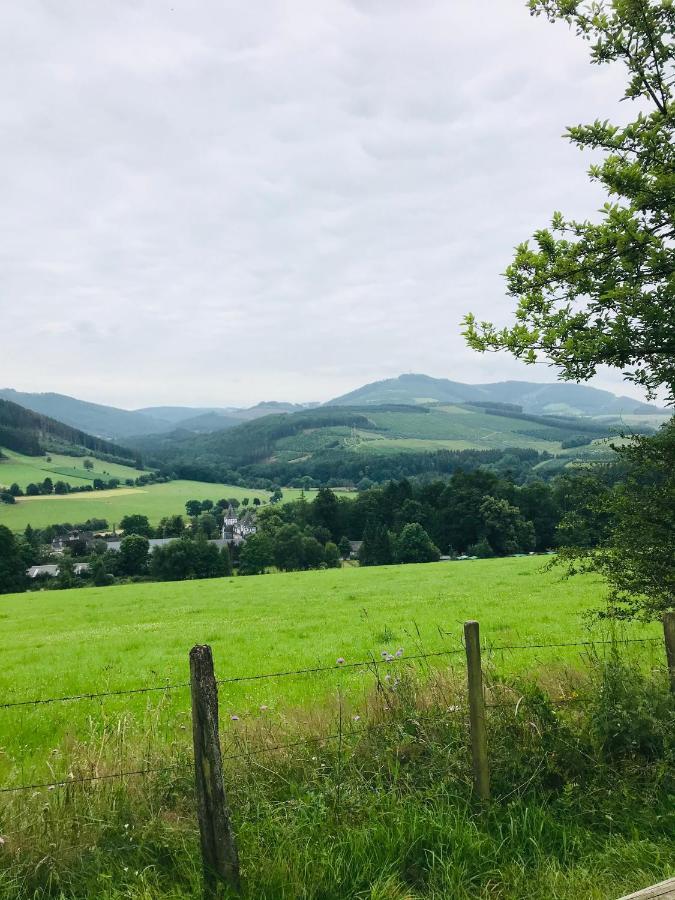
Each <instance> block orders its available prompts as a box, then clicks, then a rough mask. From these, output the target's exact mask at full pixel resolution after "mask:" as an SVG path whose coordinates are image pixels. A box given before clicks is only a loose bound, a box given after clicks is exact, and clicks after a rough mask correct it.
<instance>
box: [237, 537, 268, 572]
mask: <svg viewBox="0 0 675 900" xmlns="http://www.w3.org/2000/svg"><path fill="white" fill-rule="evenodd" d="M273 563H274V547H273V544H272V540H271V538H270V536H269V535H268V534H265V532H260V531H259V532H257V533H256V534H252V535H251V536H250V537H249V538H247V539H246V540H245V541H244V544H243V545H242V548H241V550H240V552H239V574H240V575H262V574H263V572H264V571H265V569H267V567H268V566H271V565H273Z"/></svg>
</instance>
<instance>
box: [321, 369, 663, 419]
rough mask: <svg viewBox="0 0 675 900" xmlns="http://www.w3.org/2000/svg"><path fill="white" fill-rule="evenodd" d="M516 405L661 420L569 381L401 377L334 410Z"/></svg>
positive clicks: (652, 410) (546, 411) (642, 407)
mask: <svg viewBox="0 0 675 900" xmlns="http://www.w3.org/2000/svg"><path fill="white" fill-rule="evenodd" d="M481 401H483V402H491V403H510V404H515V405H517V406H520V407H522V409H523V411H524V412H526V413H532V414H535V415H573V416H621V415H659V414H661V413H662V412H663V410H660V409H659V408H658V407H656V406H652V405H651V404H648V403H642V402H641V401H640V400H635V399H634V398H632V397H617V396H615V395H614V394H612V393H610V392H609V391H602V390H598V389H597V388H593V387H589V386H588V385H582V384H574V383H569V382H556V383H554V384H540V383H537V382H531V381H499V382H495V383H494V384H462V383H461V382H459V381H450V380H449V379H447V378H431V377H430V376H429V375H412V374H411V375H399V376H398V378H388V379H385V380H384V381H375V382H373V383H372V384H366V385H364V386H363V387H361V388H358V389H357V390H355V391H352V392H351V393H349V394H344V395H343V396H341V397H336V398H335V399H334V400H331V402H330V405H331V406H336V405H337V406H354V405H363V404H372V405H374V406H377V405H379V404H382V403H407V404H411V403H412V404H421V405H426V404H429V403H475V402H481Z"/></svg>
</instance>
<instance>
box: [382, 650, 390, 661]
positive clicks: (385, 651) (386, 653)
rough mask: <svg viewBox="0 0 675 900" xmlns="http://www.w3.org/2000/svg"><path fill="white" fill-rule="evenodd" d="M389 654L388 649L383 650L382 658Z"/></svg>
mask: <svg viewBox="0 0 675 900" xmlns="http://www.w3.org/2000/svg"><path fill="white" fill-rule="evenodd" d="M388 656H389V652H388V651H387V650H383V651H382V659H386V658H387V657H388Z"/></svg>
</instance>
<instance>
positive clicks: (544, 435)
mask: <svg viewBox="0 0 675 900" xmlns="http://www.w3.org/2000/svg"><path fill="white" fill-rule="evenodd" d="M609 434H610V431H609V429H608V428H607V427H606V426H605V425H604V424H602V423H598V422H596V421H593V420H590V419H572V418H562V417H560V418H555V417H551V416H533V415H528V414H527V413H523V412H522V411H521V410H520V409H519V408H518V407H515V406H508V405H505V404H488V405H487V406H478V405H467V404H464V405H444V406H437V407H424V406H406V405H402V404H383V405H380V406H352V407H345V406H332V407H331V406H324V407H320V408H318V409H312V410H304V411H302V412H297V413H291V414H287V415H271V416H265V417H264V418H260V419H256V420H255V421H252V422H247V423H245V424H243V425H239V426H237V427H235V428H229V429H227V430H223V431H218V432H214V433H211V434H199V435H195V434H192V433H189V432H186V431H175V432H174V433H173V434H171V435H160V436H153V437H148V438H145V439H143V440H140V441H138V442H137V443H136V446H138V447H139V449H140V450H141V451H142V452H143V455H144V457H145V458H146V461H147V462H149V463H151V464H153V465H157V466H159V467H161V468H163V469H164V470H165V471H166V472H168V473H169V474H173V475H176V476H178V477H182V478H193V479H197V480H205V481H216V480H218V481H227V482H231V481H234V482H237V480H240V479H243V480H245V481H247V482H254V483H256V484H258V486H267V485H266V484H264V483H263V482H268V483H269V482H273V483H278V484H282V485H283V484H287V485H296V486H301V487H311V486H314V485H316V484H324V485H341V484H358V483H359V482H361V481H362V480H363V479H364V478H365V479H369V480H371V481H374V482H380V481H384V480H387V479H388V478H399V477H404V476H407V475H414V474H421V473H426V472H439V473H440V472H445V473H448V472H451V471H453V470H454V468H456V467H457V466H460V465H463V464H466V465H468V466H470V467H471V466H473V465H477V464H479V463H481V462H482V463H485V464H488V463H490V464H495V465H496V464H499V463H500V461H501V462H502V463H503V465H506V466H511V468H512V469H513V470H518V469H520V468H521V466H522V465H523V461H524V460H527V466H530V467H531V466H533V465H535V464H538V463H541V462H543V461H545V460H550V459H552V457H553V455H558V454H560V456H561V465H565V464H566V462H567V461H568V460H569V459H570V458H571V457H569V456H567V455H566V454H570V453H573V454H574V455H575V457H578V456H579V455H583V454H584V453H592V452H596V451H597V450H598V449H599V446H596V445H594V444H593V442H594V441H601V440H602V439H604V438H607V437H608V436H609Z"/></svg>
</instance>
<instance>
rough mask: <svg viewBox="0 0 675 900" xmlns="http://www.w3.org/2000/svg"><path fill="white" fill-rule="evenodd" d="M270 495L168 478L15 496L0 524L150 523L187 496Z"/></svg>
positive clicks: (290, 493)
mask: <svg viewBox="0 0 675 900" xmlns="http://www.w3.org/2000/svg"><path fill="white" fill-rule="evenodd" d="M44 477H45V476H43V478H44ZM96 477H98V476H96ZM300 493H301V491H300V490H297V489H293V488H287V489H284V500H293V499H297V498H298V497H299V496H300ZM269 496H270V494H269V492H268V491H256V490H252V489H250V488H242V487H236V486H235V485H231V484H210V483H207V482H202V481H169V482H167V483H166V484H149V485H146V486H145V487H119V488H116V489H115V490H111V491H96V492H93V493H89V492H87V493H82V494H64V495H56V494H52V495H50V496H47V497H39V496H38V497H18V498H17V501H16V503H14V504H12V505H5V504H2V505H0V525H6V526H7V527H8V528H10V529H11V530H12V531H23V529H24V528H25V527H26V525H29V524H30V525H31V526H33V527H34V528H44V527H45V526H47V525H53V524H56V523H59V522H73V523H74V522H84V521H86V520H87V519H90V518H102V519H107V520H108V524H109V525H110V526H112V525H113V524H114V523H119V521H120V519H121V518H122V517H123V516H126V515H128V514H131V513H140V514H141V515H145V516H147V517H148V519H149V520H150V522H151V524H154V525H156V524H157V523H158V522H159V520H160V519H161V518H162V517H163V516H169V515H173V514H175V513H182V514H184V513H185V501H186V500H192V499H194V500H206V499H211V500H219V499H220V498H221V497H233V498H234V497H236V498H237V499H238V500H241V499H242V498H244V497H249V499H251V500H252V499H253V498H254V497H259V498H260V499H261V500H263V501H266V500H268V499H269ZM305 496H306V497H307V498H308V499H311V498H312V497H313V493H312V492H311V491H305ZM282 502H283V501H282Z"/></svg>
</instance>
